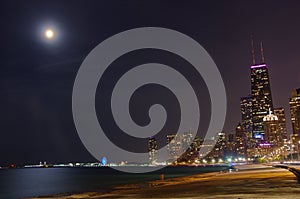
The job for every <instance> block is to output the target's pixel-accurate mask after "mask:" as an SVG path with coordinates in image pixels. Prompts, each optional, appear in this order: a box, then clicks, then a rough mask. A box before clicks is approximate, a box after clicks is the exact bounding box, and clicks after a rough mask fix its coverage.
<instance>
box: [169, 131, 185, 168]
mask: <svg viewBox="0 0 300 199" xmlns="http://www.w3.org/2000/svg"><path fill="white" fill-rule="evenodd" d="M167 144H168V145H167V149H168V154H169V158H168V162H174V161H176V160H177V159H178V158H179V157H180V155H181V153H182V145H181V144H182V139H181V136H179V135H177V134H169V135H167Z"/></svg>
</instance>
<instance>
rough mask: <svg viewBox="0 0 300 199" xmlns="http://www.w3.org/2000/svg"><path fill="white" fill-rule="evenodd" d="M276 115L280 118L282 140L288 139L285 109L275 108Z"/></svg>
mask: <svg viewBox="0 0 300 199" xmlns="http://www.w3.org/2000/svg"><path fill="white" fill-rule="evenodd" d="M274 115H276V116H277V117H278V123H279V132H280V133H281V136H282V139H287V137H288V136H287V131H286V118H285V111H284V108H282V107H280V108H274Z"/></svg>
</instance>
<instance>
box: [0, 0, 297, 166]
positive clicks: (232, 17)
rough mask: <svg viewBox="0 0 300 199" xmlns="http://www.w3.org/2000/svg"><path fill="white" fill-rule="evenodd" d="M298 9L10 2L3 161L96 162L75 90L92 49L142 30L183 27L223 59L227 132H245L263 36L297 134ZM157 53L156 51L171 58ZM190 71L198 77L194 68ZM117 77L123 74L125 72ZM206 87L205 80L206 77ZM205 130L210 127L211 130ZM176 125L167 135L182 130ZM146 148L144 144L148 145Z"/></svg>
mask: <svg viewBox="0 0 300 199" xmlns="http://www.w3.org/2000/svg"><path fill="white" fill-rule="evenodd" d="M29 4H30V3H28V5H29ZM257 5H259V6H257ZM297 6H298V2H289V3H286V4H282V3H279V2H272V3H270V2H267V1H262V2H261V1H253V2H247V3H240V2H236V1H233V3H231V4H229V3H225V2H217V1H216V2H213V1H212V2H206V3H203V2H197V1H191V2H190V3H189V4H183V3H181V2H177V1H174V2H172V4H171V5H170V3H168V2H160V1H152V2H151V3H150V2H148V3H144V4H142V3H140V2H138V1H131V3H124V2H121V1H120V2H119V4H117V3H111V2H97V3H95V4H94V5H87V4H86V3H84V2H78V3H76V4H75V3H74V4H73V5H72V6H70V5H69V4H67V3H65V2H63V3H60V2H59V3H57V2H55V1H54V2H43V3H41V2H34V3H31V4H30V6H24V5H23V4H22V3H20V2H19V3H9V2H7V3H5V6H4V8H5V9H3V11H2V12H1V15H2V16H3V17H2V18H1V20H2V24H4V28H3V32H2V34H3V36H2V37H1V38H0V40H1V44H2V48H1V58H2V72H1V80H0V81H1V87H0V89H1V90H0V91H1V98H0V108H1V111H2V113H3V114H1V118H0V126H1V132H2V135H3V138H2V139H1V140H0V149H1V153H0V160H1V161H2V162H3V164H10V163H11V162H15V163H24V162H27V161H29V162H36V161H38V162H39V161H47V162H61V161H63V160H67V161H75V160H82V161H90V160H94V158H93V157H92V156H91V155H90V154H89V153H88V152H87V151H86V149H85V148H84V146H83V145H82V143H81V141H80V139H79V138H78V135H77V133H76V129H75V127H74V123H73V118H72V112H71V104H72V99H71V94H72V86H73V83H74V78H75V76H76V73H77V71H78V68H79V66H80V64H81V62H82V61H83V59H84V58H85V56H86V55H87V54H88V52H90V50H92V49H93V48H94V47H95V46H96V45H97V44H98V43H100V42H101V41H103V40H105V39H106V38H108V37H110V36H111V35H114V34H116V33H119V32H121V31H124V30H128V29H131V28H136V27H148V26H157V27H165V28H170V29H174V30H177V31H180V32H183V33H184V34H187V35H189V36H191V37H192V38H193V39H195V40H196V41H198V42H199V43H200V44H201V45H203V47H204V48H205V49H206V50H207V51H208V53H209V54H210V55H211V57H212V58H213V60H214V61H215V63H216V64H217V66H218V68H219V70H220V73H221V75H222V77H223V80H224V84H225V87H226V92H227V99H228V114H227V117H226V122H225V126H224V131H225V132H226V133H234V132H235V127H236V125H237V123H238V122H239V121H241V114H240V97H242V96H247V95H249V94H250V92H251V88H250V81H251V79H250V71H251V70H250V69H249V66H250V65H251V63H252V57H251V43H250V35H254V41H256V43H255V44H254V48H255V52H259V51H260V45H259V44H260V41H263V42H264V57H265V62H267V63H268V66H269V68H268V70H269V76H270V83H271V86H272V98H273V104H274V107H284V109H285V112H286V118H287V119H286V122H287V132H288V133H291V132H292V127H291V122H290V119H289V118H290V109H289V98H290V97H291V92H292V90H294V89H296V88H299V87H300V85H299V79H300V73H299V70H298V68H299V64H300V60H299V58H298V56H297V52H299V51H300V49H299V46H300V45H298V44H299V42H300V40H299V37H298V35H300V28H299V27H298V21H297V19H298V18H300V14H299V12H298V9H297ZM158 8H159V9H158ZM82 10H89V11H88V12H87V11H83V12H82ZM153 10H155V15H153ZM166 10H167V11H166ZM81 12H82V15H80V16H79V15H78V13H81ZM180 13H185V14H184V15H182V14H180ZM274 13H275V14H274ZM120 16H122V17H120ZM8 21H9V22H10V23H8ZM49 24H50V25H51V26H53V30H55V36H57V39H56V40H53V41H54V42H51V41H49V40H45V38H44V35H41V29H43V28H44V26H47V25H49ZM49 36H50V35H49ZM157 54H159V53H157ZM157 54H156V55H155V56H153V57H158V58H157V59H161V58H162V57H164V55H157ZM138 56H139V57H138V59H139V60H143V59H144V58H146V60H147V59H148V60H149V56H145V55H141V54H138ZM167 56H169V55H167ZM166 59H167V62H168V63H171V64H174V65H175V64H176V63H178V64H179V65H180V66H178V67H179V68H180V67H182V68H184V69H185V68H186V65H184V64H182V63H183V61H181V60H178V59H174V57H172V56H169V57H167V58H166ZM131 61H135V59H134V58H132V57H127V58H125V61H124V64H128V63H131ZM136 62H138V63H139V61H136ZM175 62H176V63H175ZM122 64H123V63H122ZM181 64H182V65H181ZM113 72H115V71H113ZM187 73H188V74H192V73H191V71H188V72H187ZM114 74H116V75H118V71H117V72H115V73H114ZM195 81H196V82H198V79H197V78H195ZM198 84H199V86H203V85H204V84H203V82H199V83H198ZM204 87H205V85H204ZM199 90H201V89H199ZM199 93H200V94H201V92H199ZM200 94H199V95H200ZM204 109H205V107H204ZM205 111H206V110H204V113H206V112H205ZM174 115H176V114H175V113H174ZM204 115H205V114H204ZM137 117H139V115H138V116H137ZM170 117H172V115H171V116H170ZM171 119H174V118H171ZM175 119H176V118H175ZM202 119H204V120H206V118H202ZM204 122H207V121H204ZM172 129H175V127H171V130H172ZM205 129H206V127H205V124H204V127H203V128H202V129H201V131H202V130H203V131H205ZM171 130H170V131H171ZM187 130H188V129H187ZM193 130H195V129H193ZM170 131H167V132H166V133H174V132H173V131H171V132H170ZM216 133H217V132H216ZM111 139H112V140H114V139H115V137H113V135H112V138H111ZM158 142H159V141H158ZM158 144H159V143H158ZM129 145H130V144H129ZM146 145H147V143H146V142H144V143H142V144H141V145H140V146H146ZM130 146H131V145H130ZM124 147H126V146H124ZM127 147H128V146H127Z"/></svg>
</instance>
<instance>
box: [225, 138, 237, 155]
mask: <svg viewBox="0 0 300 199" xmlns="http://www.w3.org/2000/svg"><path fill="white" fill-rule="evenodd" d="M235 145H236V141H235V136H234V134H229V135H228V136H227V141H226V156H227V157H234V156H235V155H236V150H235Z"/></svg>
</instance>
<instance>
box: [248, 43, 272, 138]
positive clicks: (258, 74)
mask: <svg viewBox="0 0 300 199" xmlns="http://www.w3.org/2000/svg"><path fill="white" fill-rule="evenodd" d="M261 57H262V59H261V63H259V64H256V62H255V56H254V48H253V40H252V60H253V65H252V66H251V67H250V68H251V96H252V122H253V128H252V132H253V136H254V138H257V139H262V138H263V135H264V123H263V118H264V117H265V116H266V115H268V112H269V109H271V110H273V101H272V94H271V87H270V79H269V72H268V66H267V64H266V63H265V59H264V55H263V47H262V43H261Z"/></svg>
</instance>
